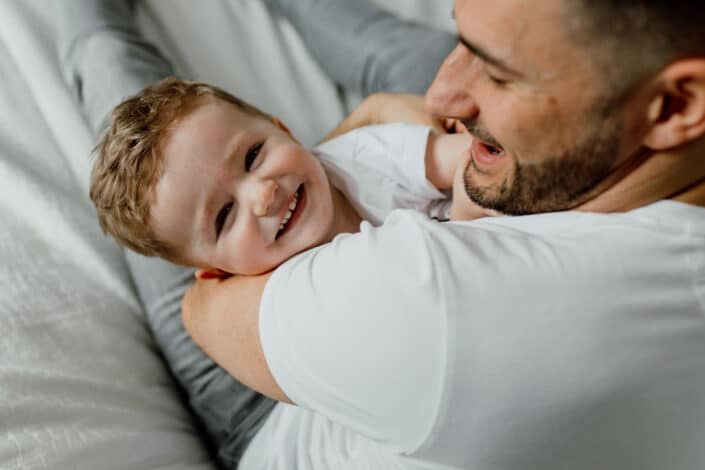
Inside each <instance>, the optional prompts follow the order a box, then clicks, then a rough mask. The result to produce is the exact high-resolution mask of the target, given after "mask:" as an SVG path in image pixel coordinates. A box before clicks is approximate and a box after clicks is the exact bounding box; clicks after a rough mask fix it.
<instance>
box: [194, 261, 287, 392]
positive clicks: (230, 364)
mask: <svg viewBox="0 0 705 470" xmlns="http://www.w3.org/2000/svg"><path fill="white" fill-rule="evenodd" d="M270 276H271V273H267V274H263V275H260V276H232V277H230V278H228V279H210V280H203V279H197V280H196V282H195V283H194V284H193V286H192V287H191V288H190V289H189V290H188V291H187V292H186V295H185V296H184V299H183V301H182V304H181V306H182V317H183V323H184V327H185V328H186V331H188V333H189V334H190V335H191V337H192V338H193V340H194V341H195V342H196V344H198V345H199V346H200V347H201V348H202V349H203V351H204V352H205V353H206V354H208V355H209V356H210V357H211V358H212V359H213V360H214V361H215V362H216V363H218V365H220V366H221V367H222V368H223V369H225V370H226V371H228V373H230V375H232V376H233V377H235V378H236V379H238V380H239V381H241V382H242V383H243V384H245V385H247V386H249V387H250V388H252V389H254V390H256V391H258V392H260V393H262V394H263V395H266V396H268V397H271V398H274V399H275V400H279V401H283V402H285V403H291V400H289V398H288V397H287V396H286V394H285V393H284V392H283V391H282V390H281V388H280V387H279V385H278V384H277V382H276V381H275V380H274V377H273V376H272V373H271V371H270V370H269V366H268V365H267V361H266V360H265V357H264V352H263V351H262V344H261V342H260V336H259V306H260V300H261V298H262V292H263V291H264V286H265V284H266V283H267V280H268V279H269V277H270Z"/></svg>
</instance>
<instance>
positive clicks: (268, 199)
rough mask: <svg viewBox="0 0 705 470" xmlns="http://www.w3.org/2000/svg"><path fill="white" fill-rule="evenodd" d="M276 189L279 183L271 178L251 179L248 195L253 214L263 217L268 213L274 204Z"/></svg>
mask: <svg viewBox="0 0 705 470" xmlns="http://www.w3.org/2000/svg"><path fill="white" fill-rule="evenodd" d="M277 189H279V185H278V184H277V182H276V181H274V180H272V179H264V180H255V181H252V184H251V186H250V191H249V196H250V198H251V203H252V213H253V214H254V215H256V216H257V217H264V216H265V215H268V214H269V212H270V210H271V209H272V205H273V204H274V200H275V195H276V192H277Z"/></svg>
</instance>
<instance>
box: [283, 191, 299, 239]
mask: <svg viewBox="0 0 705 470" xmlns="http://www.w3.org/2000/svg"><path fill="white" fill-rule="evenodd" d="M298 203H299V193H298V192H297V193H295V194H294V198H293V199H292V200H291V202H290V203H289V210H288V211H286V214H284V218H283V219H282V221H281V223H280V224H279V230H280V231H281V230H283V229H284V227H286V224H287V222H289V219H291V216H292V215H293V214H294V210H295V209H296V205H297V204H298Z"/></svg>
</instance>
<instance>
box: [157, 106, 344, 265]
mask: <svg viewBox="0 0 705 470" xmlns="http://www.w3.org/2000/svg"><path fill="white" fill-rule="evenodd" d="M161 150H162V151H163V153H164V169H163V173H162V176H161V177H160V179H159V181H158V182H157V184H156V186H155V194H154V202H153V204H152V208H151V211H150V215H151V223H152V225H153V227H154V229H155V230H156V232H157V234H158V236H159V237H160V238H161V239H162V240H164V241H165V242H166V243H167V244H169V245H171V248H172V250H173V251H175V252H176V253H178V254H179V259H178V261H180V262H182V263H184V264H188V265H193V266H198V267H201V268H214V269H220V270H222V271H226V272H229V273H234V274H259V273H263V272H266V271H268V270H271V269H272V268H274V267H276V266H278V265H279V264H281V263H282V262H284V261H286V260H287V259H288V258H290V257H291V256H293V255H294V254H296V253H299V252H301V251H303V250H305V249H307V248H310V247H312V246H315V245H318V244H320V243H323V242H325V241H328V240H330V238H332V235H333V224H334V216H335V213H334V212H335V211H334V203H333V198H332V195H331V187H330V185H329V183H328V177H327V175H326V174H325V172H324V170H323V167H322V166H321V164H320V163H319V162H318V160H317V159H316V158H315V157H314V156H313V154H312V153H311V152H310V151H309V150H307V149H305V148H304V147H302V146H301V145H300V144H299V143H298V142H296V141H295V140H294V139H293V138H292V136H291V135H290V133H289V131H288V129H286V128H285V127H284V126H283V125H282V124H280V123H279V122H278V121H277V120H267V119H265V118H263V117H259V116H253V115H251V114H248V113H246V112H244V111H242V110H240V109H238V108H237V107H236V106H234V105H232V104H230V103H226V102H222V101H219V100H216V101H213V102H209V103H206V104H204V105H202V106H200V107H199V108H197V109H196V110H194V111H193V112H191V113H190V114H189V115H188V116H186V117H185V118H184V119H182V120H180V121H177V123H176V125H175V126H174V127H173V129H171V130H170V132H169V134H168V135H167V137H166V140H165V142H164V143H163V146H162V149H161Z"/></svg>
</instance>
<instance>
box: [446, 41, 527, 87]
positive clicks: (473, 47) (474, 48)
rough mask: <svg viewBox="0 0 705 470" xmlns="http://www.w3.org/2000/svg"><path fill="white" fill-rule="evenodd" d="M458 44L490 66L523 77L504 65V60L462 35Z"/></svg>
mask: <svg viewBox="0 0 705 470" xmlns="http://www.w3.org/2000/svg"><path fill="white" fill-rule="evenodd" d="M458 42H459V43H460V44H462V45H463V46H465V47H467V48H468V50H469V51H470V52H472V53H473V54H475V55H476V56H477V57H479V58H480V59H482V60H483V61H485V62H487V63H488V64H490V65H493V66H495V67H497V68H498V69H501V70H503V71H505V72H507V73H509V74H511V75H514V76H517V77H520V76H522V73H521V72H519V71H518V70H515V69H513V68H512V67H510V66H509V65H507V64H506V63H504V62H503V61H502V60H500V59H498V58H496V57H493V56H492V55H491V54H490V53H489V52H487V51H486V50H484V49H483V48H481V47H480V46H478V45H477V44H473V43H471V42H470V41H468V40H467V39H465V38H464V37H462V36H461V35H458Z"/></svg>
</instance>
